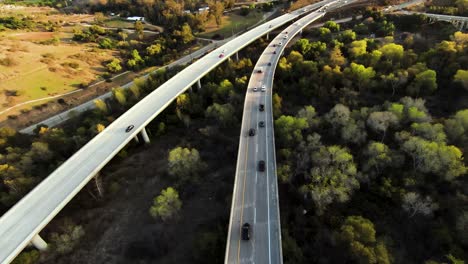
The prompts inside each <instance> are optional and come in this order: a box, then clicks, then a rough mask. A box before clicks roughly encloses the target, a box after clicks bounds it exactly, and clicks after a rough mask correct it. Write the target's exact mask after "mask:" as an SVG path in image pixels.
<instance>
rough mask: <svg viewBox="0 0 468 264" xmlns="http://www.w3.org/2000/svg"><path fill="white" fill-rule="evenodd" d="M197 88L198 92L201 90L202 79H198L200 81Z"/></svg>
mask: <svg viewBox="0 0 468 264" xmlns="http://www.w3.org/2000/svg"><path fill="white" fill-rule="evenodd" d="M197 88H198V90H200V89H201V81H200V79H198V81H197Z"/></svg>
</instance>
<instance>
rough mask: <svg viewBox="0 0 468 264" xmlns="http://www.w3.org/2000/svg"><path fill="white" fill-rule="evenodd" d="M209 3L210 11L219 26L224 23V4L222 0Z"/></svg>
mask: <svg viewBox="0 0 468 264" xmlns="http://www.w3.org/2000/svg"><path fill="white" fill-rule="evenodd" d="M209 5H210V11H211V13H212V14H213V16H214V18H215V21H216V25H218V27H219V26H220V25H221V23H222V17H223V12H224V4H223V2H221V1H214V2H211V3H210V4H209Z"/></svg>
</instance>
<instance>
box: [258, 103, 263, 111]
mask: <svg viewBox="0 0 468 264" xmlns="http://www.w3.org/2000/svg"><path fill="white" fill-rule="evenodd" d="M258 108H259V109H260V111H262V112H263V111H264V110H265V105H264V104H260V106H259V107H258Z"/></svg>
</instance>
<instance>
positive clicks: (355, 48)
mask: <svg viewBox="0 0 468 264" xmlns="http://www.w3.org/2000/svg"><path fill="white" fill-rule="evenodd" d="M366 49H367V41H366V40H365V39H364V40H355V41H353V42H351V44H349V48H348V52H349V54H350V55H351V56H352V57H353V58H357V57H359V56H361V55H364V54H366V53H367V51H366Z"/></svg>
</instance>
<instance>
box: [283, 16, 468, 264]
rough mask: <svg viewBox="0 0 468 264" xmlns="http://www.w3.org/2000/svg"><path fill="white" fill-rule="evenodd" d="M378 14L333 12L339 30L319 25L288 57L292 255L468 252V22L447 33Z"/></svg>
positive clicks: (286, 153) (357, 259)
mask: <svg viewBox="0 0 468 264" xmlns="http://www.w3.org/2000/svg"><path fill="white" fill-rule="evenodd" d="M367 17H371V18H372V19H371V20H370V19H367V20H366V21H367V22H365V23H361V22H360V21H356V22H354V23H351V24H348V25H346V26H344V28H342V29H339V28H338V27H337V26H336V25H334V23H333V22H327V23H326V24H325V26H324V28H326V29H328V30H330V31H335V32H337V33H335V34H334V35H333V36H332V37H329V36H326V35H327V34H328V35H329V34H331V33H330V32H328V33H325V35H324V34H323V32H326V30H323V29H317V30H313V31H312V32H310V34H309V36H310V39H301V40H299V41H298V42H297V43H296V44H295V45H294V46H293V47H292V49H290V50H289V52H288V53H286V54H288V55H287V56H286V57H284V58H281V60H280V63H279V65H278V70H277V76H276V77H275V91H277V93H278V96H279V97H280V98H281V100H279V101H281V109H280V111H277V113H276V117H275V118H276V121H275V133H276V135H275V136H276V138H277V141H276V143H277V145H276V147H277V156H278V164H277V166H278V177H279V180H280V183H281V184H280V190H281V192H280V197H281V205H280V208H281V211H282V212H281V217H282V219H281V225H282V227H283V228H284V229H283V233H284V236H283V237H286V238H288V239H287V240H286V242H285V241H283V248H284V252H285V253H284V254H285V256H284V258H285V263H310V262H317V263H425V262H426V263H446V262H449V263H460V262H456V261H457V259H458V260H461V259H467V257H468V256H467V255H466V252H467V248H468V244H466V241H464V236H462V235H460V233H464V231H463V228H464V227H462V226H466V225H465V224H460V225H459V226H456V225H454V224H453V223H455V222H457V221H460V223H461V222H463V221H464V220H459V219H464V215H465V214H466V212H467V210H468V208H467V207H466V202H467V194H466V188H465V187H466V180H467V178H466V176H467V172H468V169H467V165H466V161H465V159H464V155H463V152H465V153H466V150H467V149H468V148H467V147H468V146H467V143H468V141H467V138H466V136H465V135H466V131H467V130H466V129H465V128H464V127H466V124H465V123H466V122H465V121H466V120H468V115H467V113H468V100H467V98H468V94H467V90H465V89H464V85H463V81H461V79H463V77H461V76H462V75H464V72H463V71H465V70H466V65H468V64H467V63H466V57H467V55H468V53H467V49H466V45H467V44H468V41H467V39H468V37H467V34H464V33H461V32H456V33H454V34H453V35H451V36H450V37H449V38H447V39H443V40H440V41H439V40H437V41H436V40H435V39H434V38H432V37H427V38H422V37H417V36H416V35H413V34H411V33H405V34H401V33H400V32H399V31H398V27H395V26H394V24H393V23H392V22H391V21H398V23H397V25H404V26H405V27H406V28H407V27H408V26H409V25H406V24H405V23H406V22H404V21H401V20H399V18H396V17H393V16H392V17H388V18H387V17H385V16H383V15H382V14H379V13H375V12H372V11H367V12H366V14H365V19H366V18H367ZM415 19H416V20H417V19H421V18H420V17H413V18H408V19H407V20H405V21H411V20H415ZM423 19H424V18H423ZM369 21H371V22H370V23H369ZM377 25H378V26H377ZM411 27H415V28H413V30H414V31H419V32H426V33H425V34H426V35H425V36H428V35H429V33H428V32H427V28H425V25H424V23H420V24H419V25H411ZM331 29H333V30H331ZM358 29H359V30H358ZM338 30H340V31H338ZM357 31H359V32H357ZM371 33H375V35H376V36H379V35H380V36H381V37H380V38H366V37H368V36H369V34H371ZM420 43H425V44H424V45H419V44H420ZM457 74H458V75H457ZM458 80H460V81H458ZM462 120H465V121H462ZM464 186H465V187H464ZM463 223H465V222H463ZM317 252H320V254H317Z"/></svg>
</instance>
